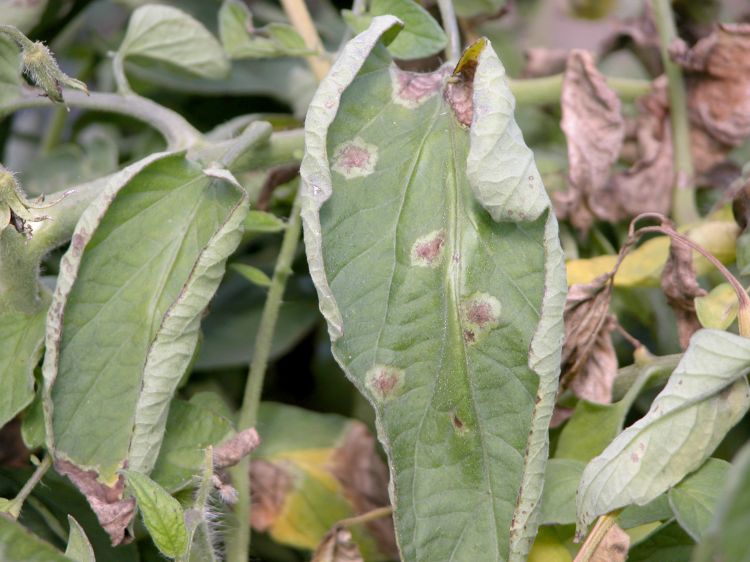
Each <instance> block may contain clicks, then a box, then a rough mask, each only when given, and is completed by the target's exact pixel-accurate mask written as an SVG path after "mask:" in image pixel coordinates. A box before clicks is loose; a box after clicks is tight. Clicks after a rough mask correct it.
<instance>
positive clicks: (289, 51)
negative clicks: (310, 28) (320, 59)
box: [219, 0, 313, 59]
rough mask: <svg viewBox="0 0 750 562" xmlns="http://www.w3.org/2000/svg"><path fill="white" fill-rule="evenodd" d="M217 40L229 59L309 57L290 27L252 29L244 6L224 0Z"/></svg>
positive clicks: (298, 36) (302, 43) (237, 1)
mask: <svg viewBox="0 0 750 562" xmlns="http://www.w3.org/2000/svg"><path fill="white" fill-rule="evenodd" d="M219 37H220V38H221V44H222V45H223V46H224V50H225V51H226V52H227V54H228V55H229V56H230V57H231V58H233V59H242V58H251V59H252V58H269V57H294V56H304V55H309V54H312V53H313V51H311V50H310V49H308V48H307V46H306V45H305V40H304V39H303V38H302V37H301V36H300V34H299V33H297V31H296V30H295V29H294V28H293V27H292V26H291V25H287V24H282V23H270V24H268V25H266V26H265V27H261V28H259V29H256V28H255V27H254V26H253V16H252V14H251V13H250V10H248V8H247V6H246V5H245V3H244V2H241V1H240V0H224V3H223V4H222V5H221V8H220V9H219Z"/></svg>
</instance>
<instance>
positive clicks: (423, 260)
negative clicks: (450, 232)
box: [411, 230, 445, 268]
mask: <svg viewBox="0 0 750 562" xmlns="http://www.w3.org/2000/svg"><path fill="white" fill-rule="evenodd" d="M444 248H445V230H434V231H432V232H430V233H429V234H425V235H424V236H420V237H419V238H417V240H416V241H415V242H414V244H413V245H412V247H411V264H412V265H414V266H417V267H429V268H436V267H437V266H438V265H440V263H441V262H442V260H443V253H444V252H443V250H444Z"/></svg>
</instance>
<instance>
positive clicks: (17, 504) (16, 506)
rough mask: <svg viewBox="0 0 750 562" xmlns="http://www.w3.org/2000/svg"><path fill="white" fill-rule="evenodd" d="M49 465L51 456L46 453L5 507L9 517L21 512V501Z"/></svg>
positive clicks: (24, 499) (32, 488) (45, 472)
mask: <svg viewBox="0 0 750 562" xmlns="http://www.w3.org/2000/svg"><path fill="white" fill-rule="evenodd" d="M51 466H52V456H51V455H47V456H45V457H44V460H42V462H41V463H39V466H37V467H36V470H35V471H34V474H32V475H31V478H29V479H28V480H27V481H26V484H24V485H23V488H21V491H20V492H18V494H17V495H16V497H15V498H13V499H12V500H11V502H10V505H9V506H8V507H7V511H8V513H9V514H10V515H11V517H13V518H14V519H18V516H19V515H20V514H21V508H22V507H23V502H25V501H26V498H28V497H29V494H31V492H32V491H33V490H34V488H35V487H36V485H37V484H39V482H40V481H41V479H42V478H43V477H44V475H45V474H47V471H48V470H49V469H50V467H51Z"/></svg>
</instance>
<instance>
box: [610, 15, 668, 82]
mask: <svg viewBox="0 0 750 562" xmlns="http://www.w3.org/2000/svg"><path fill="white" fill-rule="evenodd" d="M623 46H627V47H629V48H630V49H631V50H632V51H633V53H634V54H635V56H636V57H638V59H640V61H641V62H642V63H643V66H644V67H646V70H648V72H649V74H651V75H652V76H657V75H659V74H661V72H662V63H661V52H660V51H659V33H658V31H657V29H656V22H655V20H654V14H653V9H652V7H651V3H650V2H644V7H643V11H642V12H641V14H640V15H639V16H638V17H634V18H627V19H622V20H616V21H615V24H614V28H613V30H612V33H611V35H609V36H608V37H607V38H606V39H605V40H604V41H603V42H602V44H601V48H600V51H601V53H602V54H608V53H611V52H613V51H616V50H618V49H620V48H621V47H623Z"/></svg>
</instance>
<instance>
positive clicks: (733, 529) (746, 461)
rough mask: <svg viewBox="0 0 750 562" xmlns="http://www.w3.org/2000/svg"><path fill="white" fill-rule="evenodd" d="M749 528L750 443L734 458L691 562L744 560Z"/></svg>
mask: <svg viewBox="0 0 750 562" xmlns="http://www.w3.org/2000/svg"><path fill="white" fill-rule="evenodd" d="M748 529H750V443H747V444H745V446H744V447H742V449H740V452H739V453H737V455H736V456H735V458H734V461H733V462H732V466H731V468H730V469H729V472H728V474H727V476H726V478H725V484H724V486H723V489H722V492H721V497H720V499H719V502H718V506H717V508H716V510H715V513H714V517H713V520H712V521H711V525H710V527H709V528H708V530H707V532H706V533H705V534H704V535H703V541H702V542H701V544H700V545H699V547H698V549H696V553H695V557H694V558H693V561H694V562H710V561H713V560H721V561H722V562H747V561H748V560H750V556H749V555H750V550H748Z"/></svg>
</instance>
